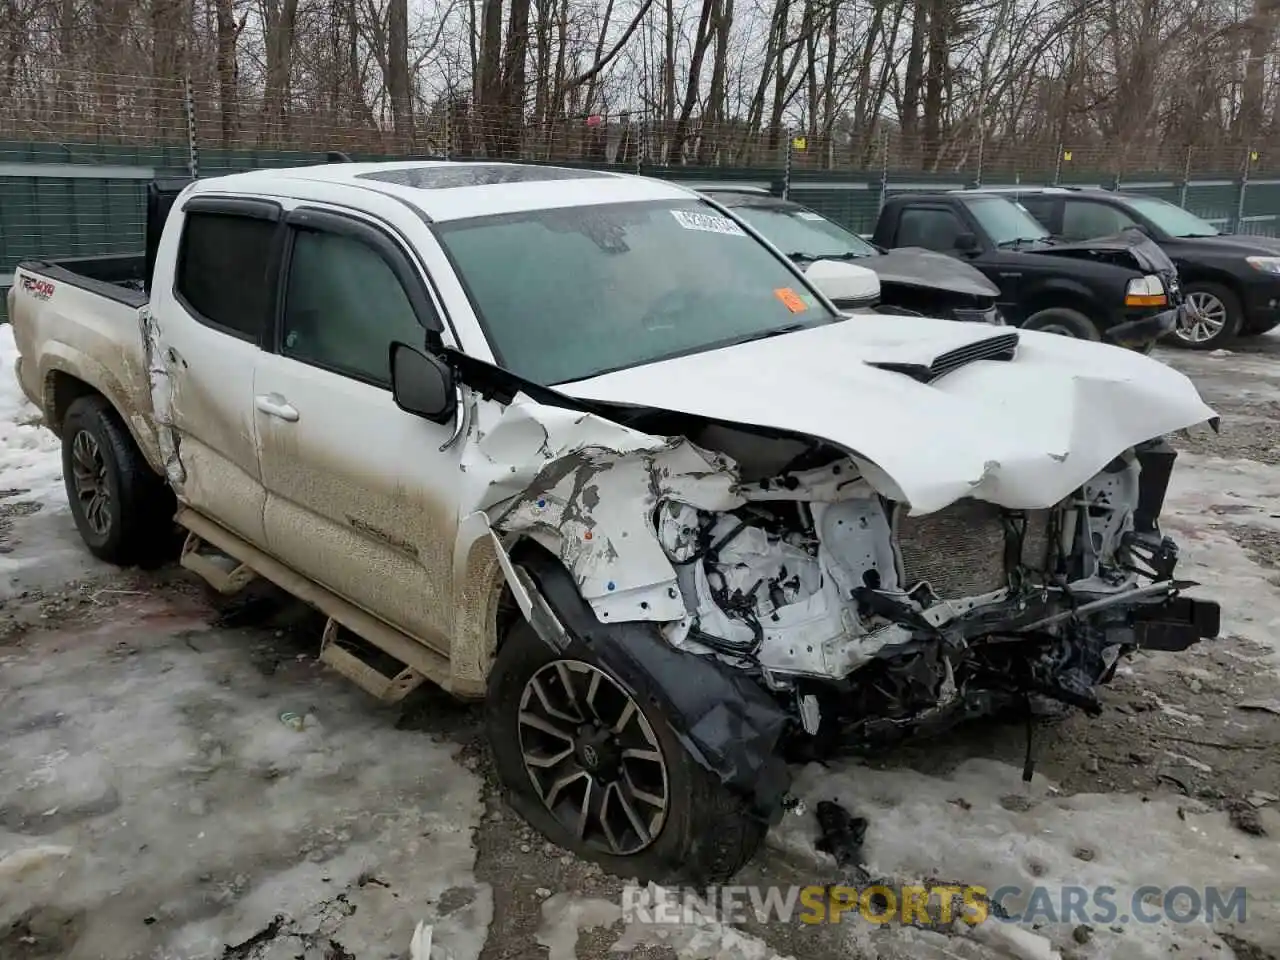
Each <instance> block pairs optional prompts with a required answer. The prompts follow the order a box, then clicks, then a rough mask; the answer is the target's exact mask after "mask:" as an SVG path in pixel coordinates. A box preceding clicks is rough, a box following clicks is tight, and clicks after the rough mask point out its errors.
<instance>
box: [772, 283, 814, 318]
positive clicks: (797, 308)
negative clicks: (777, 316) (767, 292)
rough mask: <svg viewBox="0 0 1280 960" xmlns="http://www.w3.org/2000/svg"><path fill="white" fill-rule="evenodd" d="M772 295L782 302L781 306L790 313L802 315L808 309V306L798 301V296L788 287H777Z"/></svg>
mask: <svg viewBox="0 0 1280 960" xmlns="http://www.w3.org/2000/svg"><path fill="white" fill-rule="evenodd" d="M773 295H774V296H775V297H777V298H778V299H779V300H781V301H782V305H783V306H784V307H786V308H787V309H788V310H790V311H791V312H792V313H804V311H806V310H808V309H809V305H808V304H806V303H805V302H804V301H803V300H801V299H800V294H798V293H796V292H795V291H794V290H792V289H791V288H790V287H778V289H777V290H774V291H773Z"/></svg>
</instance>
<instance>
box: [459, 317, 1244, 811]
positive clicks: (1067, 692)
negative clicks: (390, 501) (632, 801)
mask: <svg viewBox="0 0 1280 960" xmlns="http://www.w3.org/2000/svg"><path fill="white" fill-rule="evenodd" d="M881 319H882V318H877V317H866V318H859V321H858V322H859V323H860V324H862V323H865V324H866V325H867V326H866V328H865V329H862V328H859V330H858V331H857V334H858V336H859V337H860V338H861V339H862V340H864V341H865V340H869V339H873V335H874V334H876V332H877V330H878V329H879V328H878V327H877V324H878V323H879V321H880V320H881ZM918 322H919V323H921V324H924V325H936V329H934V333H935V335H936V336H937V337H939V338H943V337H953V338H955V339H956V341H957V342H962V346H960V347H955V348H953V349H943V348H942V347H936V348H935V347H931V348H930V351H919V352H918V353H916V352H912V351H909V350H906V349H905V348H903V349H900V348H898V347H892V348H891V347H890V346H888V345H886V346H885V347H883V348H880V347H877V348H875V349H874V350H873V349H872V348H870V347H866V346H864V347H863V348H862V349H863V351H864V353H865V354H866V356H865V358H864V360H863V363H862V364H861V365H859V366H854V367H852V368H850V367H846V366H840V365H839V364H837V363H835V362H834V361H833V366H832V368H831V369H830V370H829V371H825V372H824V374H823V377H821V378H819V379H818V380H817V381H816V382H817V383H818V384H819V385H820V386H821V387H822V391H824V393H823V397H824V401H826V402H824V403H812V402H809V401H810V398H809V396H808V395H807V394H805V393H804V392H803V391H802V390H801V387H800V385H799V384H798V383H797V384H793V385H792V386H791V387H790V388H789V390H790V392H787V391H783V390H780V389H777V388H775V389H772V390H771V391H756V392H751V391H744V390H742V389H741V388H740V385H741V384H743V383H747V382H752V376H753V375H757V380H758V378H759V376H763V371H764V370H765V369H766V368H767V369H768V370H769V371H771V373H770V375H771V376H775V377H778V376H780V375H781V374H780V373H779V371H785V370H787V369H790V368H789V367H787V366H786V365H785V364H781V365H779V362H778V360H779V358H778V357H777V356H776V354H777V353H778V351H779V349H780V348H781V347H782V346H785V345H786V344H787V343H788V341H789V340H792V339H799V338H800V335H797V337H796V338H782V339H780V340H776V341H770V343H769V344H768V347H767V349H768V351H770V353H769V354H766V352H765V347H764V346H763V345H759V344H752V345H750V348H742V351H740V352H736V353H735V352H732V351H730V352H727V353H724V354H721V355H720V356H719V358H718V361H717V364H716V365H715V366H701V365H695V364H694V359H696V358H693V359H688V360H687V362H688V365H689V366H690V368H691V369H695V368H696V369H697V371H698V372H699V375H700V376H701V377H702V380H701V381H700V382H695V381H693V380H692V379H690V378H687V377H685V378H682V377H680V376H678V374H679V372H680V369H681V365H682V364H684V363H685V362H686V361H684V360H676V361H671V362H670V367H671V372H672V373H673V374H677V375H676V376H674V377H673V378H669V379H665V380H663V381H662V383H661V385H658V381H657V379H656V377H655V376H654V375H653V372H652V371H650V370H643V369H640V370H629V371H622V372H619V373H617V374H613V375H609V376H607V377H604V378H602V379H601V380H600V381H598V382H594V383H592V384H590V385H575V386H573V388H572V392H571V393H570V392H567V391H566V392H565V393H560V392H558V391H550V390H547V389H545V388H540V387H538V388H532V393H533V394H534V395H532V396H531V395H529V393H530V390H531V388H530V387H529V386H528V385H527V384H511V383H508V382H504V381H503V378H504V377H506V376H507V375H506V374H500V375H499V374H495V373H493V372H492V370H490V369H484V370H480V369H474V370H468V371H467V374H468V376H469V377H470V382H471V383H473V384H475V383H483V384H484V385H485V387H486V391H487V392H486V396H492V397H495V398H497V399H499V400H500V402H501V403H502V410H501V412H500V413H497V415H496V416H495V415H494V414H495V412H496V411H494V410H493V408H486V407H483V406H480V405H477V406H475V407H473V408H472V412H471V413H469V414H468V423H469V424H470V425H471V429H472V430H474V432H475V436H476V442H475V443H474V444H472V445H469V446H468V448H467V450H468V452H467V454H466V455H465V456H464V458H463V462H462V470H463V472H464V475H465V476H466V477H467V478H468V479H469V481H471V482H472V483H475V484H476V485H477V487H476V499H477V501H478V502H479V503H480V508H481V509H482V510H483V511H484V516H485V518H486V523H487V526H488V527H489V528H490V529H491V530H492V531H493V535H494V536H495V538H496V542H497V549H498V552H499V556H500V557H503V558H505V561H506V565H505V567H504V573H505V576H506V580H507V583H508V585H509V586H511V588H512V591H513V595H514V599H515V600H516V604H517V605H518V606H519V607H520V609H521V612H522V613H523V614H524V616H525V618H526V620H528V621H529V622H530V623H531V624H532V625H533V627H534V629H535V630H536V631H537V632H538V633H539V635H540V636H542V637H543V639H544V640H545V641H546V642H547V643H548V644H549V645H551V646H552V647H555V648H556V649H560V650H564V649H567V647H568V644H569V638H570V637H577V638H580V639H582V640H583V641H585V642H587V643H588V644H589V645H590V646H591V647H592V648H593V650H595V652H596V654H597V655H599V656H602V657H605V658H609V657H614V658H616V659H617V660H618V661H619V662H622V661H627V662H630V663H632V664H633V665H635V664H639V665H640V667H641V668H642V669H644V670H645V671H646V672H647V673H648V675H650V676H653V677H655V678H657V680H658V682H659V684H660V686H661V687H662V689H663V692H664V696H665V697H666V701H667V702H666V704H665V710H666V713H667V715H668V716H669V717H670V718H671V722H672V723H673V725H674V726H676V727H677V729H679V730H681V731H683V733H684V735H685V737H686V738H687V742H688V743H689V744H691V746H692V748H693V749H694V751H695V754H696V755H697V756H698V757H699V760H700V762H702V763H703V764H704V765H705V766H707V767H708V768H710V769H713V770H715V771H716V772H717V773H718V774H719V775H720V776H721V777H722V778H723V779H724V780H725V781H726V782H729V783H732V784H735V785H736V786H737V787H738V788H739V789H741V790H742V791H743V792H744V793H746V794H748V795H750V796H753V797H754V801H753V802H754V804H755V807H756V809H757V810H758V811H759V812H760V813H761V815H770V816H771V815H773V813H776V809H777V803H778V802H779V798H780V797H781V796H782V793H783V792H784V790H785V782H786V780H787V775H786V772H785V766H783V767H779V763H781V760H780V759H778V758H777V755H776V754H777V749H778V747H780V746H785V747H786V748H788V749H787V750H786V753H787V754H788V755H790V756H794V755H795V753H796V752H799V753H800V754H801V755H804V754H806V753H807V754H809V755H811V756H812V755H819V756H820V755H822V754H825V753H829V752H830V751H832V750H836V749H847V748H857V747H860V746H864V745H870V744H873V743H876V742H880V741H883V740H885V739H893V738H896V737H899V736H902V735H906V734H910V733H916V732H922V731H927V730H931V729H944V728H946V727H949V726H951V725H953V724H955V723H956V722H958V721H960V720H963V719H966V718H969V717H976V716H983V715H990V714H992V713H996V712H999V711H1002V710H1005V709H1009V708H1012V709H1015V710H1020V711H1021V713H1022V715H1023V716H1026V717H1030V716H1031V715H1032V714H1033V713H1036V712H1042V711H1045V710H1058V709H1061V708H1062V707H1063V706H1064V705H1065V706H1074V707H1079V708H1083V709H1085V710H1087V711H1091V712H1097V711H1098V710H1099V709H1100V707H1099V701H1098V699H1097V696H1096V693H1095V690H1096V688H1097V686H1098V684H1100V683H1103V682H1106V681H1107V680H1108V679H1109V678H1110V676H1111V675H1112V673H1113V672H1114V669H1115V667H1116V664H1117V662H1118V661H1119V658H1120V657H1121V656H1123V655H1124V654H1125V653H1126V652H1127V651H1132V650H1134V649H1136V648H1139V647H1146V648H1149V649H1160V650H1170V651H1177V650H1182V649H1185V648H1186V647H1188V646H1190V645H1192V644H1194V643H1196V642H1197V641H1198V640H1200V639H1202V638H1208V637H1214V636H1216V635H1217V632H1218V629H1219V617H1220V612H1219V608H1218V605H1217V604H1216V603H1213V602H1212V601H1204V600H1193V599H1190V598H1188V597H1186V596H1183V591H1184V590H1185V589H1186V588H1188V587H1190V586H1194V584H1191V583H1188V582H1185V581H1179V580H1175V579H1174V568H1175V565H1176V563H1177V547H1176V545H1175V544H1174V543H1173V541H1171V540H1170V539H1168V538H1166V537H1165V536H1163V534H1162V533H1161V531H1160V527H1159V523H1158V517H1159V515H1160V512H1161V509H1162V507H1163V503H1164V497H1165V492H1166V489H1167V486H1168V482H1169V478H1170V474H1171V471H1172V468H1173V461H1174V459H1175V456H1176V455H1175V453H1174V451H1173V449H1172V448H1171V447H1170V446H1169V445H1168V444H1167V443H1165V442H1164V441H1163V440H1162V439H1159V438H1160V437H1162V436H1164V435H1166V434H1167V433H1169V432H1171V431H1173V430H1178V429H1184V428H1186V427H1188V426H1191V425H1195V424H1197V423H1203V422H1206V421H1207V422H1209V423H1210V424H1211V425H1214V424H1216V418H1215V414H1214V413H1213V411H1212V410H1211V409H1210V408H1208V407H1207V406H1205V405H1204V403H1203V401H1202V400H1200V398H1199V396H1198V394H1196V393H1195V390H1194V387H1193V386H1192V385H1191V384H1190V383H1189V381H1186V379H1185V377H1183V376H1182V375H1181V374H1179V373H1177V372H1176V371H1173V370H1172V369H1170V368H1168V367H1165V366H1164V365H1162V364H1158V363H1156V362H1154V361H1151V360H1149V359H1147V358H1145V357H1140V356H1137V355H1133V354H1131V352H1129V351H1121V350H1114V349H1111V348H1096V350H1091V349H1090V345H1082V344H1079V343H1077V342H1075V341H1070V340H1067V339H1066V338H1061V337H1054V336H1053V335H1050V334H1044V335H1040V336H1028V337H1025V338H1023V339H1025V340H1026V342H1019V335H1018V334H1013V335H1010V334H1007V333H1005V332H1002V331H1000V330H999V328H996V329H995V330H993V331H991V332H986V331H981V330H978V329H977V328H976V327H975V326H971V325H967V324H948V323H946V322H945V321H928V320H920V321H918ZM896 323H897V325H896V326H894V327H892V328H891V327H888V326H886V327H884V328H883V330H882V331H881V332H882V333H883V335H884V337H885V338H886V343H887V340H888V338H890V337H891V336H898V335H899V331H901V330H902V329H903V327H902V326H901V324H902V323H903V321H901V320H899V321H896ZM849 327H850V324H835V325H833V326H832V328H830V329H829V330H827V331H826V332H825V333H824V332H823V331H818V333H817V334H815V335H814V336H815V340H816V341H825V338H827V337H830V338H833V339H838V338H840V337H844V336H849V335H850V334H849V333H848V328H849ZM840 328H845V329H840ZM966 328H967V329H966ZM1007 339H1012V341H1013V347H1012V348H1011V349H1005V348H1004V344H1005V340H1007ZM943 346H947V345H945V344H944V345H943ZM757 347H759V348H760V349H759V356H757V355H756V353H755V352H754V348H757ZM997 347H998V348H1000V350H996V348H997ZM1076 350H1080V351H1082V352H1083V353H1088V354H1089V359H1090V362H1091V363H1092V367H1091V374H1090V376H1089V377H1083V376H1081V375H1079V374H1078V373H1077V372H1075V371H1076V368H1075V367H1073V366H1072V365H1073V364H1074V363H1075V362H1076V361H1075V360H1071V359H1070V358H1069V357H1068V354H1070V353H1071V352H1072V351H1076ZM804 355H805V357H806V362H808V363H809V364H810V365H811V366H812V365H813V364H815V363H818V362H819V361H818V360H817V359H815V358H820V357H823V356H825V354H823V353H821V352H820V351H819V352H814V351H813V350H811V349H806V351H805V354H804ZM1015 359H1016V362H1014V361H1015ZM979 361H981V362H979ZM657 366H659V367H661V366H663V365H661V364H659V365H657ZM757 371H758V374H757ZM864 380H865V381H867V382H872V381H874V384H875V386H876V388H877V389H878V390H879V391H880V394H879V395H882V396H886V397H893V398H894V403H896V404H898V407H897V408H895V409H894V413H893V415H892V416H881V415H879V412H862V411H859V408H858V407H857V406H856V404H855V405H846V406H843V407H842V406H841V402H842V401H843V400H844V399H846V398H847V399H849V400H850V402H851V404H853V402H854V401H856V400H857V398H858V397H860V396H863V394H862V393H860V392H859V390H861V386H862V381H864ZM731 384H732V385H738V386H735V387H734V389H733V390H732V391H730V389H729V386H730V385H731ZM1032 386H1035V388H1036V390H1037V392H1036V393H1035V394H1034V398H1035V399H1034V402H1032V403H1028V402H1026V400H1025V398H1026V397H1027V396H1028V394H1027V389H1028V388H1029V387H1032ZM515 387H519V389H518V390H517V389H514V388H515ZM520 392H524V394H525V395H523V396H520V395H517V394H518V393H520ZM649 396H652V397H653V400H654V402H653V403H649V402H646V400H647V398H648V397H649ZM659 403H660V404H661V405H658V404H659ZM841 410H844V411H858V412H844V413H841ZM904 410H909V412H906V413H904ZM908 425H909V429H908ZM526 544H531V545H533V546H535V547H536V548H537V549H538V550H540V551H541V553H540V554H539V555H540V556H541V558H542V559H538V558H537V557H535V556H531V555H530V554H528V553H527V552H522V551H524V545H526ZM508 551H510V552H508ZM518 568H523V569H525V573H524V574H522V573H520V572H519V569H518ZM535 568H536V570H537V571H538V572H535V574H533V575H532V576H533V579H531V578H530V576H531V575H530V574H529V573H528V571H531V570H535ZM557 578H559V579H557ZM552 594H554V597H553V596H552ZM771 811H772V812H771Z"/></svg>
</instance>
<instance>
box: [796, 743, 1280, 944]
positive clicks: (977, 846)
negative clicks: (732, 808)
mask: <svg viewBox="0 0 1280 960" xmlns="http://www.w3.org/2000/svg"><path fill="white" fill-rule="evenodd" d="M798 774H799V775H798V778H797V784H796V792H797V794H798V795H800V796H802V797H803V798H804V799H805V801H806V803H807V804H808V805H809V807H810V808H811V809H812V807H813V805H814V804H816V803H817V802H818V801H819V800H839V801H840V802H842V803H844V804H846V805H847V806H848V808H849V809H850V810H851V812H853V813H854V814H855V815H863V816H867V817H869V818H870V821H871V827H870V829H869V830H868V832H867V839H866V846H865V848H864V852H865V856H866V858H867V866H868V868H869V870H870V872H871V874H872V876H874V877H886V878H892V879H893V880H895V881H897V882H901V883H908V884H912V883H920V882H922V881H925V880H927V879H932V880H934V881H935V882H938V881H941V882H944V883H958V884H976V885H979V886H982V887H985V888H986V889H987V891H988V892H993V891H996V890H998V889H999V888H1001V887H1017V888H1019V889H1020V891H1021V895H1016V894H1013V893H1010V894H1009V895H1008V896H1005V897H1003V898H1002V905H1003V906H1004V907H1005V908H1006V909H1008V910H1010V911H1011V912H1014V913H1021V912H1022V911H1024V910H1026V908H1027V905H1028V903H1027V898H1028V897H1029V896H1030V895H1031V892H1032V889H1033V888H1034V887H1036V886H1043V887H1045V888H1047V889H1048V890H1049V891H1050V894H1051V902H1052V904H1053V907H1054V916H1053V917H1046V916H1045V915H1044V912H1043V910H1041V911H1039V915H1038V918H1037V919H1038V920H1039V921H1040V922H1041V923H1044V926H1043V927H1042V928H1041V929H1040V931H1039V933H1040V934H1041V935H1043V936H1045V937H1048V938H1049V939H1050V940H1052V941H1053V943H1054V945H1055V946H1056V947H1058V948H1063V947H1068V946H1070V947H1071V949H1073V950H1074V952H1075V953H1074V955H1075V956H1078V957H1091V958H1092V957H1097V958H1102V957H1108V956H1123V957H1124V958H1125V960H1138V958H1152V960H1155V958H1163V957H1168V956H1171V955H1178V956H1182V957H1198V956H1201V955H1205V954H1208V953H1210V952H1214V951H1217V950H1221V949H1222V944H1221V942H1220V941H1219V940H1218V938H1217V937H1216V936H1214V934H1213V932H1212V930H1211V929H1210V927H1209V926H1208V925H1206V924H1204V923H1186V924H1179V923H1173V922H1170V921H1161V922H1159V923H1153V924H1146V923H1136V922H1128V923H1122V922H1121V921H1120V918H1121V917H1122V916H1124V915H1128V914H1130V904H1131V903H1132V897H1133V891H1134V890H1136V889H1137V888H1139V887H1142V886H1143V885H1146V884H1155V885H1159V886H1161V887H1162V888H1165V889H1167V888H1170V887H1173V886H1175V885H1187V886H1191V887H1197V888H1199V889H1200V890H1203V889H1204V888H1205V887H1206V886H1209V885H1218V886H1225V887H1228V888H1230V887H1235V886H1244V887H1247V888H1248V890H1249V897H1248V912H1247V914H1246V919H1247V922H1248V925H1249V928H1250V929H1253V930H1258V929H1261V930H1273V931H1280V874H1278V873H1277V867H1278V866H1280V841H1278V840H1277V838H1276V836H1272V837H1270V838H1267V837H1262V838H1257V837H1249V836H1246V835H1245V834H1243V833H1241V832H1240V831H1238V830H1236V829H1235V828H1234V827H1233V826H1231V824H1230V823H1229V822H1228V818H1227V815H1226V814H1224V813H1220V812H1209V811H1207V810H1206V809H1205V808H1204V807H1203V806H1201V805H1199V804H1198V803H1197V802H1196V801H1193V800H1189V799H1186V798H1181V799H1179V798H1173V797H1165V798H1153V799H1150V800H1144V798H1143V797H1141V796H1137V795H1133V794H1075V795H1072V796H1058V795H1056V794H1057V791H1056V789H1055V787H1054V786H1053V784H1051V783H1049V782H1048V781H1047V780H1045V779H1044V778H1043V777H1040V776H1038V775H1037V776H1036V777H1035V778H1034V779H1033V781H1032V783H1031V784H1029V785H1024V784H1023V783H1022V780H1021V771H1020V770H1017V769H1015V768H1013V767H1010V766H1007V765H1005V764H1001V763H997V762H995V761H991V760H985V759H974V760H969V761H966V762H964V763H962V764H961V765H960V766H959V767H957V768H956V769H955V770H954V771H953V772H952V774H951V775H950V776H947V777H935V776H928V775H925V774H921V773H917V772H915V771H913V770H907V769H893V770H877V769H874V768H872V767H868V766H863V765H860V764H857V763H853V762H845V763H840V764H835V765H833V766H832V767H830V768H828V769H825V770H824V769H823V768H821V767H819V766H817V765H811V766H809V767H807V768H806V769H804V770H803V771H799V772H798ZM1179 807H1181V808H1182V812H1181V813H1179ZM1273 826H1280V817H1276V818H1275V819H1274V820H1273ZM1275 833H1280V831H1276V830H1274V829H1273V834H1275ZM770 843H771V845H773V846H775V847H776V848H779V849H780V850H782V851H784V852H786V853H787V854H789V855H790V856H791V857H792V858H795V859H799V860H801V861H805V860H808V861H810V862H812V863H815V864H819V863H823V862H828V863H829V862H830V861H829V858H827V857H826V855H825V854H821V853H818V852H817V851H815V850H814V846H813V844H814V835H813V829H812V826H811V824H810V823H809V822H808V819H807V818H799V817H786V818H784V821H783V823H782V824H781V825H780V826H779V827H778V828H776V829H775V830H774V831H773V832H772V833H771V834H770ZM1063 886H1077V887H1084V888H1088V890H1089V891H1090V896H1092V893H1093V890H1094V889H1095V888H1097V887H1099V886H1110V887H1114V888H1115V893H1114V895H1113V896H1112V897H1111V902H1112V903H1113V904H1114V905H1115V906H1116V908H1117V910H1116V914H1115V916H1113V917H1110V918H1109V919H1107V918H1104V919H1105V922H1100V919H1099V917H1100V913H1102V912H1103V911H1102V908H1101V907H1100V906H1098V905H1096V904H1094V903H1093V902H1090V903H1089V904H1088V905H1087V906H1086V907H1085V915H1086V917H1079V916H1078V915H1076V916H1072V917H1069V918H1066V919H1065V920H1063V917H1062V914H1063V912H1064V911H1063V900H1062V894H1061V893H1060V892H1059V891H1060V890H1061V889H1062V887H1063ZM1157 906H1158V904H1157ZM1143 909H1144V910H1145V911H1146V912H1148V913H1150V912H1151V911H1152V910H1153V908H1152V907H1149V906H1148V907H1145V908H1143ZM1177 909H1181V910H1185V909H1186V907H1181V906H1179V907H1178V908H1177ZM1086 918H1087V919H1086ZM1046 920H1048V922H1045V921H1046ZM987 923H988V924H992V925H993V926H998V925H1000V924H999V923H998V922H997V921H994V920H988V921H987ZM1081 923H1087V924H1089V925H1090V926H1092V927H1093V932H1092V938H1091V940H1090V942H1089V944H1088V945H1087V946H1082V945H1079V944H1075V943H1074V942H1073V937H1072V932H1073V930H1074V928H1075V927H1076V926H1078V925H1079V924H1081ZM1112 924H1119V925H1120V926H1121V927H1122V928H1123V929H1122V931H1121V932H1115V931H1113V930H1112V929H1111V926H1112ZM984 926H985V924H984ZM1022 926H1025V927H1030V926H1031V925H1030V924H1023V925H1022ZM882 934H883V936H885V937H887V938H890V939H892V937H893V935H894V934H893V931H892V930H885V931H883V932H882ZM850 938H851V940H852V941H854V942H851V943H850V947H851V948H853V947H862V948H863V949H865V948H866V947H868V946H869V945H870V943H869V942H868V941H869V940H870V939H871V935H870V934H869V933H868V931H867V929H866V927H865V926H863V925H853V924H851V925H850ZM1214 944H1217V946H1216V947H1215V946H1214ZM1117 950H1119V951H1121V952H1119V953H1117V952H1116V951H1117ZM1218 955H1219V956H1229V955H1230V954H1221V953H1220V954H1218Z"/></svg>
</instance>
